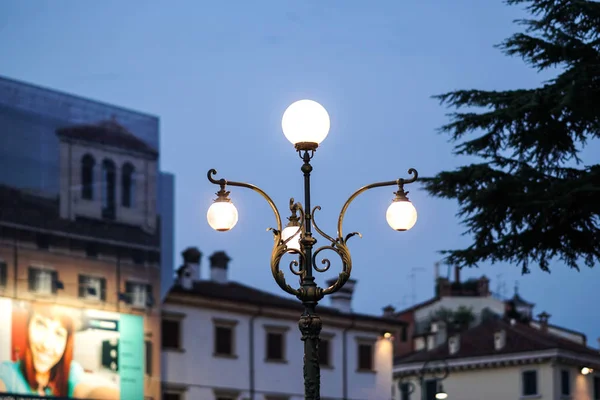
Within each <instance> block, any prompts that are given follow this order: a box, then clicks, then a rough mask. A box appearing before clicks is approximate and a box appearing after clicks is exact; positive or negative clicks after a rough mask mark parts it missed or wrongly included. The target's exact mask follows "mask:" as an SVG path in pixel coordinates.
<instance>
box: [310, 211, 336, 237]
mask: <svg viewBox="0 0 600 400" xmlns="http://www.w3.org/2000/svg"><path fill="white" fill-rule="evenodd" d="M317 210H319V211H320V210H321V206H315V207H314V208H313V209H312V212H311V219H312V226H313V227H314V228H315V230H316V231H317V232H319V235H321V236H323V237H324V238H325V239H327V240H329V241H330V242H331V243H336V242H337V240H336V239H334V238H332V237H331V236H329V235H328V234H326V233H325V232H323V231H322V230H321V229H320V228H319V226H318V225H317V220H316V219H315V211H317Z"/></svg>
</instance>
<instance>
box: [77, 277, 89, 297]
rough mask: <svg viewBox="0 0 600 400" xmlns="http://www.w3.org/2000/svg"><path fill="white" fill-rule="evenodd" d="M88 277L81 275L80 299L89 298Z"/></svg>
mask: <svg viewBox="0 0 600 400" xmlns="http://www.w3.org/2000/svg"><path fill="white" fill-rule="evenodd" d="M87 284H88V282H87V277H86V276H85V275H79V297H80V298H84V297H87Z"/></svg>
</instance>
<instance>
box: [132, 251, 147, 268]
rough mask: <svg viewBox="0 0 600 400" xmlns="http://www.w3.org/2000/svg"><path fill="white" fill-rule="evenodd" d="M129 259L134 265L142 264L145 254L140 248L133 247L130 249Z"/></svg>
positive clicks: (144, 260)
mask: <svg viewBox="0 0 600 400" xmlns="http://www.w3.org/2000/svg"><path fill="white" fill-rule="evenodd" d="M131 259H132V260H133V263H134V264H135V265H144V263H145V262H146V254H145V253H144V252H143V251H142V250H138V249H134V250H132V251H131Z"/></svg>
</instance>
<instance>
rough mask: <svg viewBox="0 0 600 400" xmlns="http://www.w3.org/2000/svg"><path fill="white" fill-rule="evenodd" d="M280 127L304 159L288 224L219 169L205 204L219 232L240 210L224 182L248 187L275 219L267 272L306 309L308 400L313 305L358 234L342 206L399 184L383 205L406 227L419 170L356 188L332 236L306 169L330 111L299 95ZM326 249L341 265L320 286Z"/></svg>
mask: <svg viewBox="0 0 600 400" xmlns="http://www.w3.org/2000/svg"><path fill="white" fill-rule="evenodd" d="M281 127H282V129H283V133H284V135H285V137H286V138H287V139H288V140H289V141H290V142H291V143H292V144H293V145H294V147H295V149H296V151H297V152H298V155H299V156H300V158H301V159H302V161H303V164H302V167H301V171H302V173H303V175H304V205H302V204H301V203H300V202H295V201H294V199H293V198H292V199H290V205H289V209H290V213H291V215H290V216H289V217H288V223H287V225H286V226H285V228H284V227H283V223H282V218H281V214H280V213H279V210H278V209H277V207H276V206H275V203H274V202H273V200H272V199H271V198H270V197H269V196H268V195H267V194H266V193H265V192H264V191H263V190H262V189H260V188H258V187H256V186H254V185H251V184H249V183H244V182H233V181H228V180H225V179H215V178H214V177H213V176H214V175H216V173H217V171H216V170H214V169H211V170H209V171H208V180H209V181H210V182H211V183H213V184H215V185H219V191H218V192H217V193H216V194H217V198H216V199H215V201H214V203H213V204H212V205H211V206H210V208H209V209H208V212H207V219H208V223H209V225H210V226H211V227H212V228H213V229H215V230H217V231H228V230H230V229H232V228H233V227H234V226H235V225H236V223H237V221H238V212H237V209H236V208H235V206H234V205H233V203H232V202H231V199H230V198H229V194H230V192H229V191H227V186H228V185H229V186H236V187H244V188H248V189H252V190H253V191H255V192H257V193H259V194H260V195H261V196H262V197H263V198H264V199H265V200H266V201H267V202H268V203H269V205H270V206H271V209H272V211H273V214H274V215H275V223H276V227H275V228H271V230H272V231H273V235H274V236H275V243H274V246H273V250H272V253H271V272H272V274H273V278H274V279H275V281H276V282H277V284H278V285H279V287H280V288H281V289H283V290H284V291H285V292H287V293H289V294H291V295H294V296H296V297H297V298H298V299H299V300H300V301H301V302H302V304H303V305H304V312H303V313H302V315H301V317H300V321H299V324H298V325H299V328H300V332H301V333H302V341H303V342H304V393H305V398H306V399H311V400H312V399H318V398H320V365H319V352H318V346H319V340H320V339H319V335H320V332H321V326H322V323H321V318H320V317H319V315H318V314H317V313H316V306H317V303H318V302H319V301H320V300H321V299H322V298H323V297H325V296H326V295H329V294H332V293H335V292H337V291H338V290H340V289H341V288H342V287H343V286H344V284H345V283H346V282H347V281H348V279H349V278H350V274H351V271H352V259H351V256H350V251H349V249H348V246H347V242H348V240H349V239H350V238H351V237H353V236H355V235H358V236H360V233H358V232H352V233H349V234H347V235H346V236H344V234H343V231H342V225H343V222H344V216H345V214H346V211H347V210H348V207H349V206H350V204H351V203H352V201H353V200H354V199H355V198H356V197H357V196H358V195H359V194H361V193H363V192H365V191H367V190H369V189H373V188H377V187H385V186H397V188H398V190H397V191H396V192H394V194H395V197H394V199H393V200H392V204H391V205H390V206H389V208H388V210H387V213H386V219H387V222H388V224H389V225H390V226H391V227H392V229H394V230H397V231H406V230H409V229H410V228H412V227H413V226H414V225H415V223H416V221H417V212H416V209H415V207H414V206H413V205H412V203H411V202H410V200H408V198H407V196H406V195H407V194H408V192H406V191H404V185H407V184H410V183H413V182H415V181H416V180H417V177H418V174H417V171H416V170H415V169H412V168H411V169H409V170H408V173H409V174H410V175H412V176H411V178H409V179H403V178H400V179H397V180H394V181H386V182H378V183H373V184H370V185H367V186H363V187H362V188H360V189H358V190H357V191H356V192H354V193H353V194H352V195H351V196H350V197H349V198H348V200H347V201H346V203H345V204H344V205H343V207H342V210H341V211H340V215H339V218H338V224H337V235H336V236H335V237H332V236H330V235H328V234H326V233H325V232H324V231H322V230H321V229H320V228H319V226H318V225H317V222H316V220H315V212H316V211H317V210H320V209H321V207H319V206H316V207H314V208H312V209H311V195H310V174H311V172H312V169H313V167H312V165H311V164H310V161H311V159H312V158H313V156H314V154H315V151H316V150H317V148H318V147H319V145H320V144H321V143H322V142H323V140H325V138H326V137H327V135H328V134H329V128H330V119H329V114H328V113H327V110H325V108H324V107H323V106H322V105H320V104H319V103H317V102H316V101H313V100H300V101H297V102H295V103H293V104H292V105H290V106H289V107H288V108H287V109H286V110H285V112H284V114H283V118H282V121H281ZM313 228H314V230H315V231H316V232H317V233H318V234H319V235H320V236H322V237H323V238H324V239H325V240H326V244H325V245H323V246H321V247H319V248H316V249H313V248H314V247H315V245H316V243H317V239H315V238H314V237H313V233H312V229H313ZM325 250H328V251H332V252H334V253H337V255H338V256H339V257H340V259H341V261H342V270H341V272H340V273H339V274H338V278H337V280H336V281H335V283H333V284H332V285H331V286H329V287H327V288H320V287H318V286H317V284H316V282H315V278H314V276H313V273H314V272H320V273H321V272H326V271H328V270H329V268H330V266H331V263H330V261H329V260H328V259H326V258H321V259H320V262H317V261H318V259H317V257H318V256H319V255H320V253H321V252H322V251H325ZM285 254H291V255H294V256H296V257H297V259H296V260H294V261H292V263H291V264H290V271H291V273H292V274H293V275H296V276H298V277H299V278H300V286H299V287H298V288H293V287H292V286H290V285H289V284H288V283H287V281H286V279H285V276H284V274H283V271H282V270H281V269H280V267H279V263H280V261H281V258H282V257H283V256H284V255H285Z"/></svg>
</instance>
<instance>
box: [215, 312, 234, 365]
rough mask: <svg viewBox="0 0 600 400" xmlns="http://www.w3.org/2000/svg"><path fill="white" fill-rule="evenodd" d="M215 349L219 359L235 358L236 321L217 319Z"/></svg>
mask: <svg viewBox="0 0 600 400" xmlns="http://www.w3.org/2000/svg"><path fill="white" fill-rule="evenodd" d="M214 324H215V329H214V335H215V339H214V340H215V342H214V344H215V349H214V355H215V356H218V357H235V326H236V325H237V322H236V321H229V320H222V319H215V320H214Z"/></svg>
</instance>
